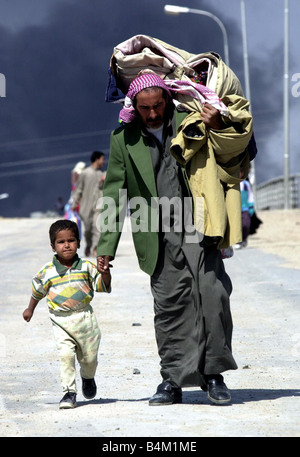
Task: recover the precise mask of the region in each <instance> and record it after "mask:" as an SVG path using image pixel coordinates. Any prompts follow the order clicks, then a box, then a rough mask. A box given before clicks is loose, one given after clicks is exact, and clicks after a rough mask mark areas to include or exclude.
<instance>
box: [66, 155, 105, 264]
mask: <svg viewBox="0 0 300 457" xmlns="http://www.w3.org/2000/svg"><path fill="white" fill-rule="evenodd" d="M104 164H105V155H104V153H103V152H100V151H94V152H93V153H92V155H91V165H90V166H89V167H87V168H85V169H84V170H83V171H82V173H81V174H80V175H79V179H78V183H77V185H76V188H75V190H74V193H73V202H72V209H73V211H74V210H75V209H76V207H77V205H78V204H79V205H80V206H79V216H80V218H81V219H82V221H83V223H84V235H85V241H86V247H85V255H86V256H87V257H88V256H90V254H91V251H92V249H93V254H94V255H95V256H96V248H97V243H98V239H99V230H98V229H97V227H96V224H95V211H96V205H97V200H98V198H99V197H100V196H101V195H100V193H99V192H102V188H103V184H104V178H105V172H103V171H101V169H102V168H103V167H104Z"/></svg>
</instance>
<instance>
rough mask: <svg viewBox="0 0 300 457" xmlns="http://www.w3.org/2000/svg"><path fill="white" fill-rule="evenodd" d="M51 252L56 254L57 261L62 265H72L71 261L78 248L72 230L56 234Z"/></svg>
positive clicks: (78, 245) (77, 242)
mask: <svg viewBox="0 0 300 457" xmlns="http://www.w3.org/2000/svg"><path fill="white" fill-rule="evenodd" d="M51 246H52V250H53V251H54V252H56V253H57V257H58V260H59V261H60V262H61V263H63V264H64V265H72V259H73V257H74V256H75V254H76V252H77V249H78V248H79V247H80V243H79V241H78V240H77V239H76V237H75V235H74V233H73V231H72V230H61V231H60V232H57V234H56V239H55V243H54V245H53V244H52V245H51Z"/></svg>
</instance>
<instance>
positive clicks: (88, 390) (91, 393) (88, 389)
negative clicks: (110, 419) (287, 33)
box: [82, 378, 97, 400]
mask: <svg viewBox="0 0 300 457" xmlns="http://www.w3.org/2000/svg"><path fill="white" fill-rule="evenodd" d="M82 393H83V396H84V397H85V398H86V399H87V400H91V399H92V398H94V397H95V396H96V393H97V386H96V383H95V379H94V378H93V379H85V378H82Z"/></svg>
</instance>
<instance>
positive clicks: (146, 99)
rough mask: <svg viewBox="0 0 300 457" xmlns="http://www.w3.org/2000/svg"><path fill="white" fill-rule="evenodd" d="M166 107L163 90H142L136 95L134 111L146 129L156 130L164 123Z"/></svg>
mask: <svg viewBox="0 0 300 457" xmlns="http://www.w3.org/2000/svg"><path fill="white" fill-rule="evenodd" d="M166 106H167V101H166V99H165V98H164V96H163V89H160V88H154V89H148V90H142V91H141V92H139V93H138V94H137V95H136V110H137V112H138V113H139V115H140V117H141V119H142V122H143V123H144V124H145V125H146V127H149V128H152V129H156V128H158V127H160V126H161V125H162V124H163V123H164V115H165V111H166Z"/></svg>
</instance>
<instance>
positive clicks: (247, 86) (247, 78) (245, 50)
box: [241, 0, 256, 201]
mask: <svg viewBox="0 0 300 457" xmlns="http://www.w3.org/2000/svg"><path fill="white" fill-rule="evenodd" d="M241 24H242V37H243V57H244V78H245V95H246V98H247V100H248V101H249V103H250V106H251V90H250V75H249V63H248V43H247V28H246V12H245V0H241ZM250 176H251V179H250V180H251V184H252V189H253V196H254V201H256V173H255V159H254V160H253V161H252V164H251V171H250Z"/></svg>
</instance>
